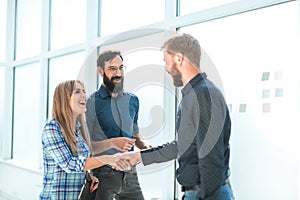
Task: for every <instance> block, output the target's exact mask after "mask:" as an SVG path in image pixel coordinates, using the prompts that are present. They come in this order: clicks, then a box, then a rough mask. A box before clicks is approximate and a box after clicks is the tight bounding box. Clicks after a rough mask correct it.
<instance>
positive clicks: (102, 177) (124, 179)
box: [92, 166, 144, 200]
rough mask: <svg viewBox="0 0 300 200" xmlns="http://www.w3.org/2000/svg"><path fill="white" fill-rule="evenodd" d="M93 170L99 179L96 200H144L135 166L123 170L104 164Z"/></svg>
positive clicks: (95, 193)
mask: <svg viewBox="0 0 300 200" xmlns="http://www.w3.org/2000/svg"><path fill="white" fill-rule="evenodd" d="M92 172H93V175H94V176H96V177H97V178H98V179H99V186H98V189H97V190H96V191H95V192H94V195H95V200H113V199H114V198H115V199H116V200H144V196H143V193H142V190H141V187H140V184H139V181H138V176H137V172H136V169H135V168H133V169H132V170H130V171H128V172H122V171H117V170H114V169H112V168H111V167H109V166H103V167H100V168H97V169H94V170H93V171H92Z"/></svg>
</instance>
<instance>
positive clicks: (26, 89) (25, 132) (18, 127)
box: [13, 63, 44, 168]
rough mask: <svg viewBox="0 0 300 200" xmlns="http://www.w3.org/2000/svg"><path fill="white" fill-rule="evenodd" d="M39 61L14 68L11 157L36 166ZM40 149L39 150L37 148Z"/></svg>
mask: <svg viewBox="0 0 300 200" xmlns="http://www.w3.org/2000/svg"><path fill="white" fill-rule="evenodd" d="M39 83H40V66H39V63H33V64H28V65H26V66H20V67H17V68H15V94H14V120H13V122H14V123H13V159H15V160H18V161H25V162H26V163H27V164H31V165H32V166H35V167H36V168H37V167H39V162H40V155H41V151H39V150H41V146H40V145H41V132H42V126H41V125H40V121H41V120H40V119H41V118H43V117H44V116H41V115H40V110H41V108H40V105H41V102H40V99H41V98H40V95H41V94H42V91H40V90H41V89H40V84H39ZM38 149H39V150H38Z"/></svg>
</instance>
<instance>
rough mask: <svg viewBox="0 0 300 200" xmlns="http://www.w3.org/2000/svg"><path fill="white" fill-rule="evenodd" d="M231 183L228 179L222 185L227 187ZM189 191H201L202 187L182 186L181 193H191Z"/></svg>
mask: <svg viewBox="0 0 300 200" xmlns="http://www.w3.org/2000/svg"><path fill="white" fill-rule="evenodd" d="M228 183H230V181H229V178H228V179H226V180H225V181H224V182H223V183H222V185H226V184H228ZM189 190H200V185H192V186H181V192H185V191H189Z"/></svg>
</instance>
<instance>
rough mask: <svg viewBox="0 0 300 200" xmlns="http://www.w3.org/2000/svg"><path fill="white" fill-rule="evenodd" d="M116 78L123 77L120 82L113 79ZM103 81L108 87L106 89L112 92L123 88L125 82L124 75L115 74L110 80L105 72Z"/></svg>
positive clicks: (117, 91)
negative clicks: (115, 82)
mask: <svg viewBox="0 0 300 200" xmlns="http://www.w3.org/2000/svg"><path fill="white" fill-rule="evenodd" d="M116 79H121V82H120V83H117V84H114V83H113V81H114V80H116ZM103 83H104V85H105V87H106V89H107V90H108V91H109V92H111V93H119V92H120V91H122V90H123V83H124V77H122V76H113V77H111V79H110V80H109V78H108V77H107V76H106V74H105V73H104V75H103Z"/></svg>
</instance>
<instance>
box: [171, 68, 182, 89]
mask: <svg viewBox="0 0 300 200" xmlns="http://www.w3.org/2000/svg"><path fill="white" fill-rule="evenodd" d="M171 75H172V78H173V84H174V86H175V87H181V86H183V81H182V75H181V73H180V72H179V71H177V70H175V69H173V70H172V72H171Z"/></svg>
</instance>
